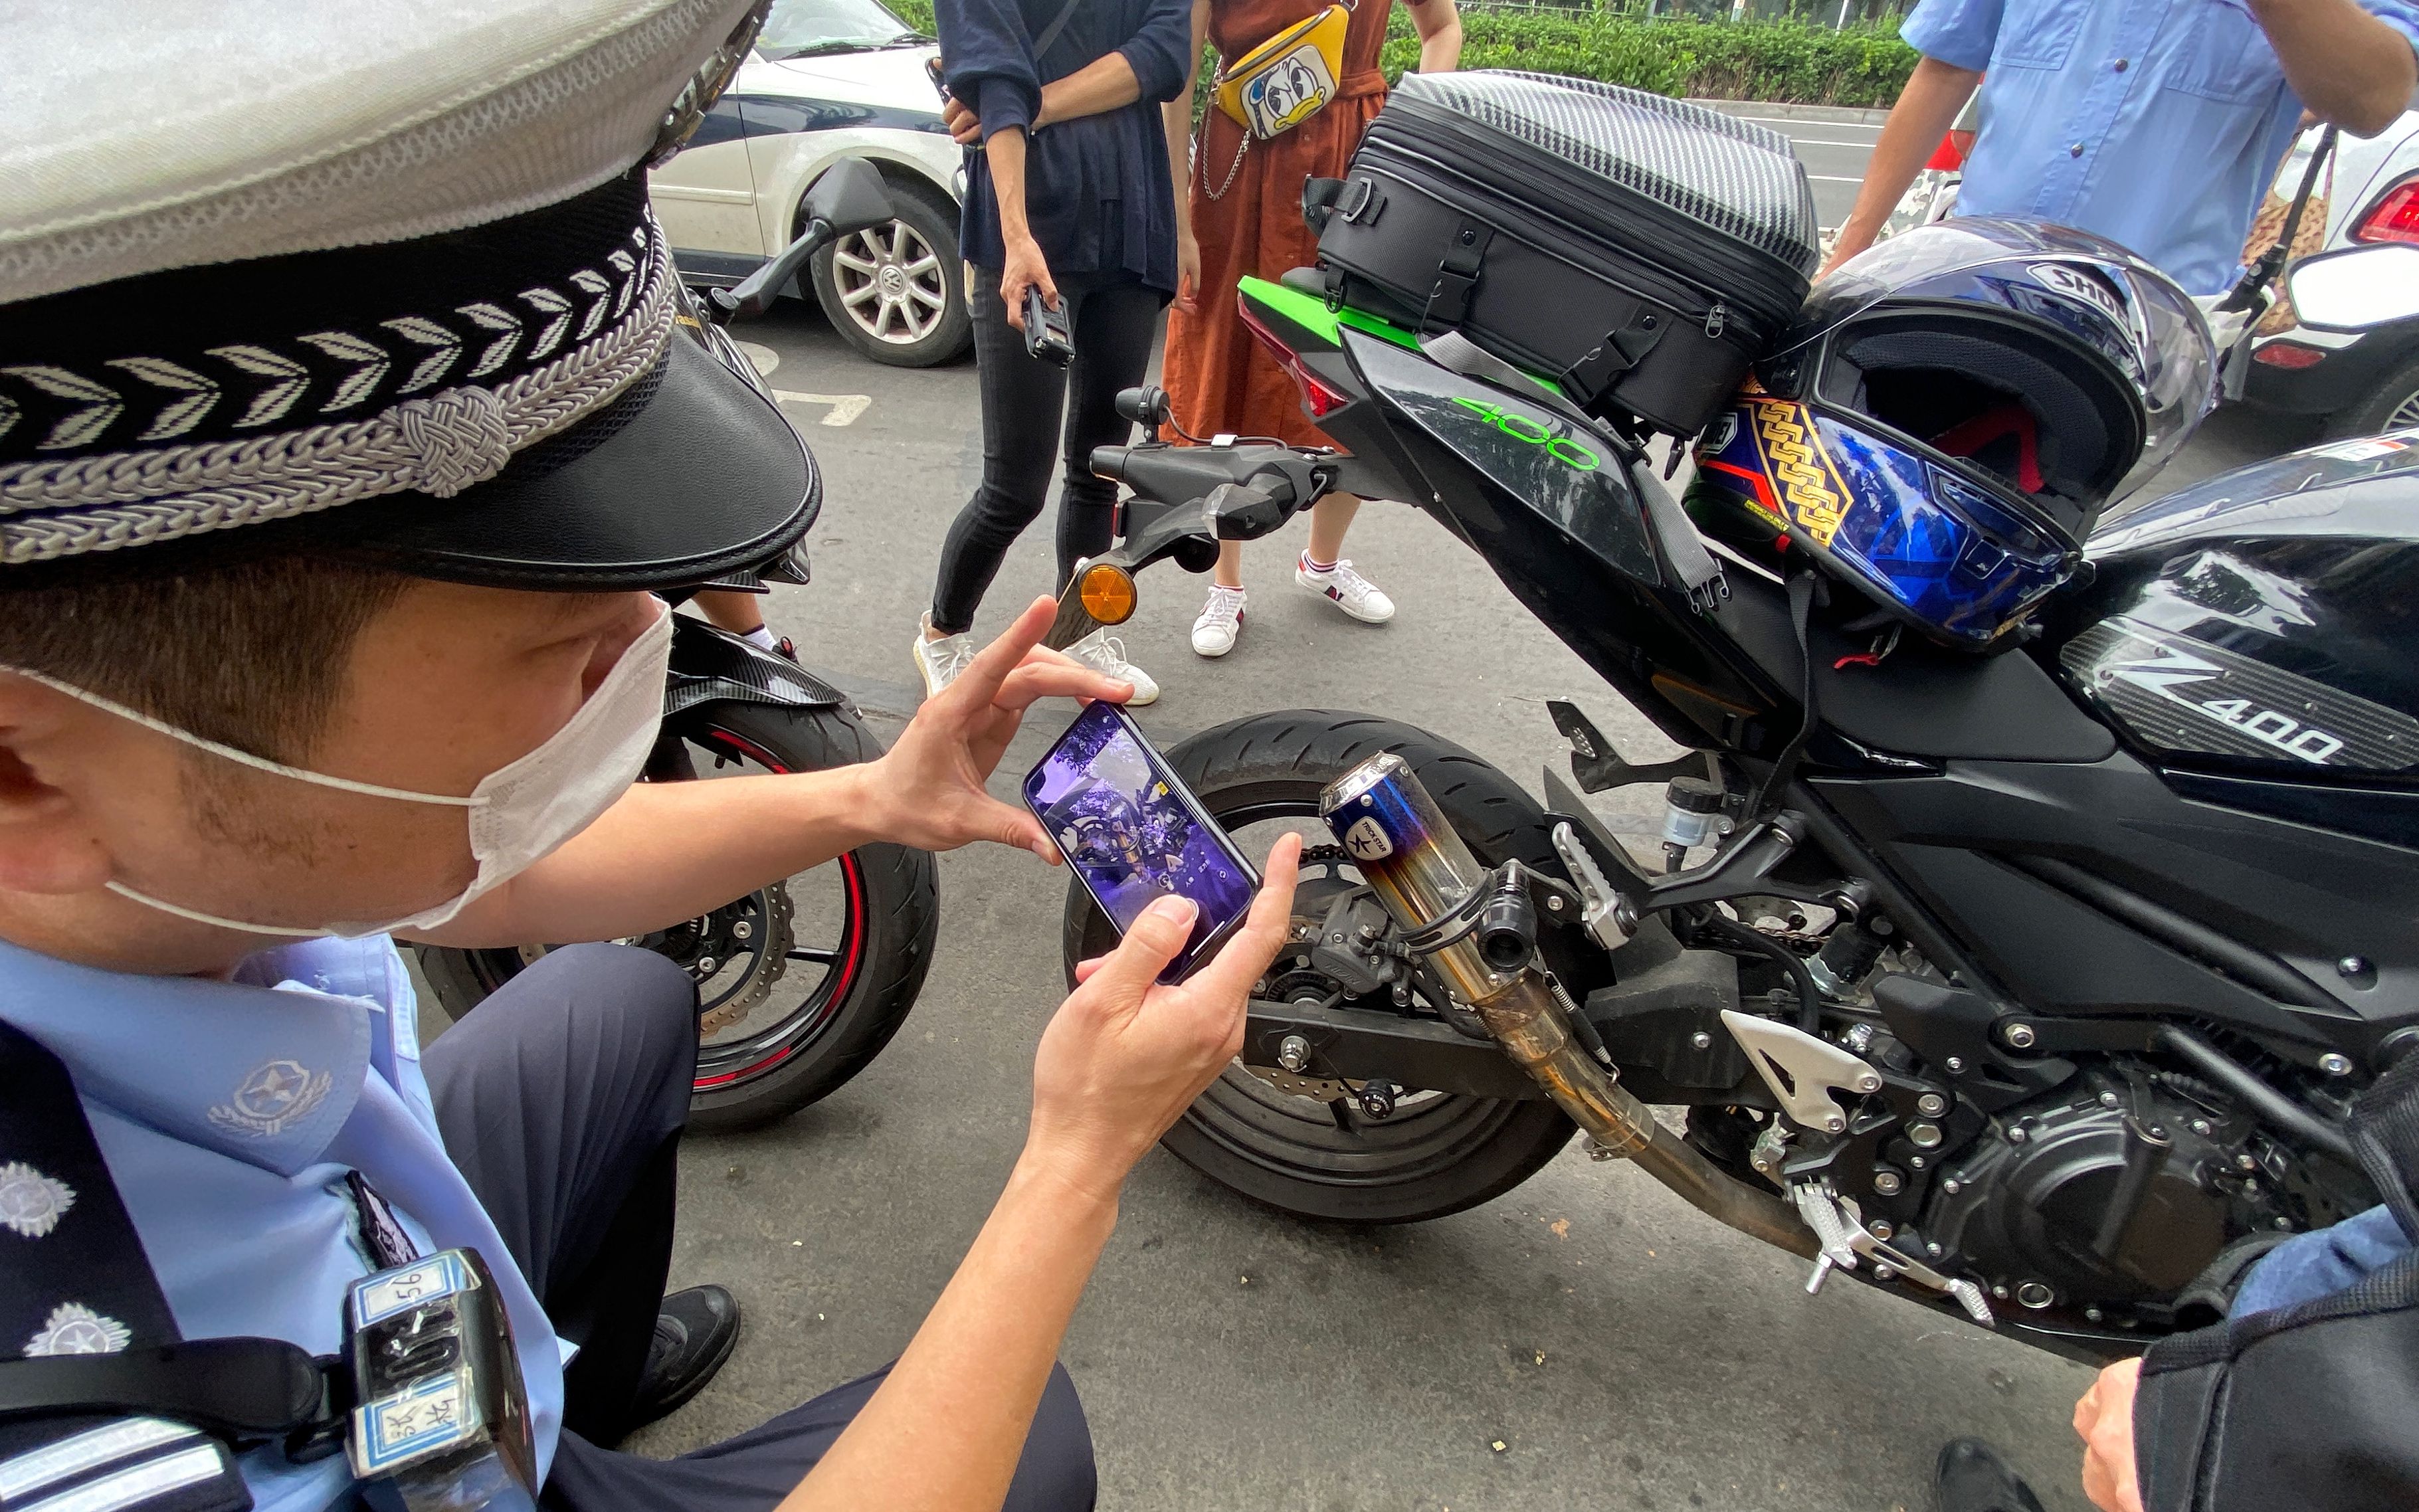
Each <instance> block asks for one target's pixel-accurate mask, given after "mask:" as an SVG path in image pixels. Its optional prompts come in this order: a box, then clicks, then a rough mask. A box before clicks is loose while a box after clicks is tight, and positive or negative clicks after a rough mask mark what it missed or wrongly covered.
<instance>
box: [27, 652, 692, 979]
mask: <svg viewBox="0 0 2419 1512" xmlns="http://www.w3.org/2000/svg"><path fill="white" fill-rule="evenodd" d="M671 646H672V618H671V613H670V609H659V610H658V612H657V613H656V615H655V623H654V624H653V625H649V626H648V627H647V628H646V629H645V630H643V631H641V632H639V638H638V639H637V640H633V641H631V642H630V645H629V648H628V649H627V650H625V651H624V652H623V653H622V657H621V659H620V660H619V661H617V662H615V663H614V664H613V670H612V671H609V672H608V673H606V674H605V680H604V681H603V682H602V683H599V684H598V685H597V687H596V691H595V692H593V693H591V694H590V695H589V696H588V701H587V702H584V703H582V704H580V705H579V708H578V712H577V713H575V714H573V715H572V717H570V718H569V719H568V720H566V721H565V722H564V724H563V726H562V729H560V730H558V731H556V732H555V733H553V734H551V735H548V736H547V738H546V739H545V740H544V741H543V742H541V743H540V744H539V745H538V747H537V748H535V749H533V750H532V751H531V752H530V753H529V754H528V755H526V756H523V757H521V758H520V759H519V760H517V761H516V762H513V763H511V764H508V765H506V766H502V767H500V768H498V769H497V770H496V771H494V772H492V773H490V774H488V776H487V777H486V778H485V779H484V780H482V781H481V782H480V783H479V785H478V787H477V788H476V789H475V790H473V791H472V793H471V794H470V796H469V797H467V798H456V797H452V796H449V795H444V794H440V793H413V792H409V791H408V790H406V789H403V788H386V787H379V786H378V785H377V784H376V783H374V782H355V781H351V780H349V779H346V778H341V777H330V776H328V775H326V774H325V773H322V772H312V771H306V770H304V769H303V768H301V767H299V766H286V765H284V764H280V763H277V762H272V761H269V760H267V759H266V758H263V757H259V756H254V755H253V754H252V753H251V752H250V751H245V750H238V749H236V748H234V747H232V746H222V745H220V744H219V743H218V742H217V741H215V740H205V739H203V738H202V737H201V736H199V735H196V734H193V733H189V732H186V731H183V730H179V729H177V727H176V726H174V725H171V724H167V723H165V722H163V721H162V720H159V719H154V718H152V717H150V716H149V715H146V714H143V713H141V712H139V711H137V710H134V709H130V708H128V707H126V706H125V705H124V704H122V703H116V702H111V701H110V700H108V699H105V698H101V697H100V696H99V695H98V694H93V693H87V692H85V690H84V689H83V688H80V687H73V686H72V685H70V684H67V683H62V682H60V681H58V680H57V679H56V678H52V677H45V676H43V675H42V674H41V673H39V672H30V671H23V670H21V669H17V668H10V669H8V670H9V671H15V672H16V673H17V675H18V676H20V677H23V678H27V679H29V680H31V681H33V682H37V683H39V684H41V685H42V686H43V687H50V688H54V689H56V690H57V691H59V692H61V693H65V694H66V695H68V696H69V698H72V699H77V700H80V701H81V702H85V703H88V704H91V705H92V706H93V707H94V708H96V709H102V710H106V711H107V712H109V713H111V714H114V715H116V716H118V717H120V718H125V719H131V720H133V721H134V722H135V723H137V724H139V725H142V726H144V727H145V728H146V729H150V730H157V731H158V732H160V733H162V734H163V735H168V736H171V737H173V738H175V739H177V740H181V741H183V742H184V743H185V744H187V745H189V746H197V747H199V748H202V749H203V750H206V751H208V752H210V753H211V754H212V755H214V756H222V757H224V758H225V759H226V760H228V761H231V762H239V763H241V764H243V765H245V766H250V767H254V768H256V769H258V770H260V771H263V772H274V773H276V774H277V775H278V776H279V777H287V778H292V779H294V780H295V781H297V782H316V783H317V784H318V785H319V786H321V787H325V788H335V789H338V790H340V791H342V792H346V793H365V794H368V795H371V796H372V797H378V798H400V799H402V800H404V801H405V802H408V803H438V804H444V805H446V806H448V807H451V808H456V809H466V810H470V854H471V856H473V857H474V858H476V859H477V861H478V863H479V870H478V872H477V874H476V875H474V876H473V877H472V878H471V879H470V887H469V888H468V889H467V890H466V891H464V892H463V893H462V894H461V895H459V896H458V897H455V898H452V899H449V900H447V901H446V902H444V903H439V904H437V905H436V906H435V907H433V908H425V909H423V910H421V911H420V912H419V913H416V914H413V915H412V916H410V917H409V918H394V919H387V920H384V921H381V922H373V923H334V924H327V925H323V926H321V927H319V928H316V929H293V928H290V927H288V926H285V925H282V924H247V923H245V922H243V921H242V920H240V919H233V918H221V917H219V916H218V915H216V914H206V913H204V912H202V911H201V910H200V909H198V908H187V907H185V906H183V905H182V904H179V903H168V902H166V901H165V900H163V899H159V898H154V897H151V896H150V895H148V894H146V893H142V892H137V891H136V890H135V889H133V888H132V887H128V886H127V885H126V884H124V883H122V882H118V881H116V880H115V879H113V880H112V881H110V882H109V883H108V884H107V886H108V887H109V890H110V891H112V892H114V893H116V894H118V895H119V896H120V897H124V898H131V899H133V900H134V901H135V902H136V903H144V904H147V905H148V906H150V907H153V908H157V909H159V910H160V911H161V912H162V913H168V914H174V915H176V916H177V918H190V919H192V920H193V921H194V922H195V923H198V924H216V925H218V926H220V927H221V928H223V929H234V930H242V931H244V932H245V933H251V934H291V935H296V936H317V935H322V934H347V935H359V934H377V933H385V932H386V931H389V930H429V929H435V928H436V927H437V926H439V924H442V923H444V922H445V921H446V920H448V919H450V918H453V917H454V916H455V915H456V914H458V913H460V912H461V911H462V910H463V909H464V908H465V907H466V906H468V905H469V904H470V901H471V900H472V899H474V898H477V897H479V896H480V895H481V894H483V893H486V892H490V891H492V890H494V889H495V888H497V887H501V886H502V885H503V884H504V883H506V882H508V881H510V880H511V879H512V878H514V877H515V876H517V875H518V874H520V873H521V872H525V871H527V870H529V868H530V867H531V866H532V864H534V863H535V862H536V861H537V860H538V859H539V858H540V857H542V856H546V855H547V854H548V853H549V852H551V851H553V850H554V849H555V848H556V847H558V846H560V845H561V844H562V842H563V841H567V840H569V839H570V838H571V837H572V836H574V835H577V834H578V833H579V832H580V831H581V830H583V829H585V828H587V827H588V826H589V825H592V824H593V823H595V821H596V817H597V816H598V815H599V814H602V813H603V812H604V811H605V810H608V809H609V808H611V807H612V806H613V802H614V800H615V799H617V798H619V797H621V796H622V795H623V794H624V793H625V792H627V791H628V789H629V786H630V784H631V783H633V782H635V781H637V780H638V779H639V773H640V772H641V771H642V770H644V769H645V767H646V764H647V752H648V751H649V750H650V749H651V748H653V747H654V745H655V731H656V727H657V726H658V725H660V724H661V723H662V722H663V708H664V671H665V668H666V666H667V665H668V664H669V662H670V658H671Z"/></svg>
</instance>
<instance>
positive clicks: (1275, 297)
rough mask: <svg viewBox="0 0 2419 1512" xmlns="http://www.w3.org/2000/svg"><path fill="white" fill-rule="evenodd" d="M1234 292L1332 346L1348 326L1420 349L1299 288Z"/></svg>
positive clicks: (1411, 338)
mask: <svg viewBox="0 0 2419 1512" xmlns="http://www.w3.org/2000/svg"><path fill="white" fill-rule="evenodd" d="M1235 289H1236V292H1237V293H1239V294H1240V295H1241V296H1242V297H1243V298H1244V299H1246V300H1248V301H1251V302H1252V303H1253V304H1254V305H1256V306H1257V308H1258V311H1259V314H1260V315H1261V316H1262V317H1263V318H1266V317H1270V316H1273V317H1275V318H1276V319H1279V320H1283V321H1285V322H1287V324H1289V325H1292V326H1294V327H1295V328H1296V329H1298V330H1300V331H1302V332H1304V333H1306V334H1307V335H1309V336H1310V337H1311V338H1312V339H1313V340H1316V341H1321V342H1324V343H1326V344H1327V345H1328V346H1330V347H1341V346H1343V345H1344V338H1343V337H1342V336H1341V335H1340V334H1339V333H1338V332H1340V331H1341V330H1342V329H1343V328H1344V327H1346V326H1349V327H1351V328H1352V329H1353V330H1355V331H1360V332H1367V333H1368V334H1369V335H1372V336H1375V337H1377V338H1378V339H1379V340H1380V341H1390V342H1393V343H1394V345H1395V346H1397V347H1407V348H1409V349H1410V350H1412V351H1418V350H1419V349H1420V338H1419V337H1417V336H1415V335H1413V334H1412V333H1411V332H1408V331H1406V330H1404V329H1403V328H1402V327H1400V326H1398V325H1394V324H1393V323H1391V322H1389V321H1385V320H1380V319H1379V318H1378V317H1377V316H1374V315H1364V314H1363V313H1362V312H1360V311H1359V310H1355V309H1353V308H1351V307H1350V306H1346V307H1344V308H1342V309H1335V310H1331V309H1329V308H1328V307H1327V301H1325V300H1322V299H1320V298H1318V297H1317V295H1315V294H1304V293H1303V292H1302V291H1301V290H1300V289H1292V288H1287V287H1286V286H1285V285H1283V284H1271V283H1270V282H1269V281H1268V280H1267V279H1265V278H1246V279H1244V280H1242V281H1241V282H1240V283H1239V284H1237V285H1235ZM1529 377H1530V378H1533V379H1534V380H1535V381H1536V382H1537V383H1539V384H1542V385H1543V386H1545V387H1546V388H1548V389H1550V390H1552V391H1553V392H1554V393H1562V392H1563V386H1562V384H1560V383H1558V382H1556V381H1555V380H1554V379H1552V378H1544V377H1540V376H1539V375H1537V374H1535V373H1531V374H1530V375H1529Z"/></svg>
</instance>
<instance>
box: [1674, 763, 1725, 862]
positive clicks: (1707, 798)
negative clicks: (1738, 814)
mask: <svg viewBox="0 0 2419 1512" xmlns="http://www.w3.org/2000/svg"><path fill="white" fill-rule="evenodd" d="M1722 796H1723V794H1722V790H1721V787H1720V786H1719V785H1718V783H1714V782H1710V781H1708V780H1706V779H1703V778H1702V777H1675V778H1673V779H1672V785H1671V786H1670V787H1667V788H1665V789H1664V790H1663V843H1664V844H1666V845H1677V846H1679V847H1680V848H1681V849H1682V850H1684V851H1687V850H1694V849H1696V848H1697V847H1698V846H1700V845H1710V844H1712V843H1713V840H1714V834H1715V827H1716V826H1717V825H1719V824H1720V823H1721V819H1722Z"/></svg>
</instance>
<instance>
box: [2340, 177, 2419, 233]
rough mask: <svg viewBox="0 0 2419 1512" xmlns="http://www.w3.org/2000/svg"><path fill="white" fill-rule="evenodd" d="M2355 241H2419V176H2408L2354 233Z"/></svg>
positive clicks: (2387, 195)
mask: <svg viewBox="0 0 2419 1512" xmlns="http://www.w3.org/2000/svg"><path fill="white" fill-rule="evenodd" d="M2351 239H2353V240H2354V241H2411V242H2419V177H2412V178H2405V179H2404V180H2402V182H2400V183H2398V184H2396V185H2395V186H2394V187H2393V188H2392V189H2389V190H2387V191H2386V192H2385V195H2384V197H2383V198H2381V199H2380V200H2379V201H2378V202H2377V204H2376V206H2375V207H2374V208H2371V209H2370V210H2369V212H2368V213H2367V214H2366V215H2364V216H2362V217H2361V218H2360V225H2359V226H2358V227H2357V228H2356V229H2355V230H2354V231H2353V232H2352V234H2351Z"/></svg>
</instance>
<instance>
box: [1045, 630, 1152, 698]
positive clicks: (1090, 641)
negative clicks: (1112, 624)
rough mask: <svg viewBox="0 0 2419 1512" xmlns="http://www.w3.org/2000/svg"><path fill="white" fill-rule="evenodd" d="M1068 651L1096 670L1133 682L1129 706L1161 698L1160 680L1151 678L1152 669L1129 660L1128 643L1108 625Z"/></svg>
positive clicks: (1078, 642) (1121, 680) (1070, 654)
mask: <svg viewBox="0 0 2419 1512" xmlns="http://www.w3.org/2000/svg"><path fill="white" fill-rule="evenodd" d="M1067 655H1069V656H1072V657H1074V658H1075V659H1076V660H1077V661H1080V662H1082V663H1083V664H1084V665H1085V666H1086V667H1089V668H1091V669H1092V670H1093V671H1100V672H1106V673H1108V674H1109V675H1110V676H1111V677H1114V678H1117V680H1119V681H1120V682H1127V683H1132V685H1133V697H1132V698H1130V699H1128V700H1126V707H1127V708H1130V709H1138V708H1140V707H1142V706H1143V705H1144V704H1146V703H1156V702H1159V684H1158V683H1157V682H1155V681H1153V680H1152V678H1151V675H1150V673H1148V672H1147V671H1143V670H1142V669H1141V668H1139V667H1137V666H1135V665H1134V664H1133V663H1132V662H1130V661H1128V660H1126V643H1125V642H1124V641H1123V640H1118V639H1117V637H1116V636H1113V635H1111V634H1109V632H1108V631H1107V630H1106V629H1105V628H1103V629H1099V630H1095V631H1093V632H1092V633H1091V634H1090V635H1087V636H1086V637H1084V639H1083V640H1078V641H1076V642H1075V643H1074V644H1073V645H1071V646H1069V647H1068V648H1067Z"/></svg>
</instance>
